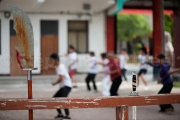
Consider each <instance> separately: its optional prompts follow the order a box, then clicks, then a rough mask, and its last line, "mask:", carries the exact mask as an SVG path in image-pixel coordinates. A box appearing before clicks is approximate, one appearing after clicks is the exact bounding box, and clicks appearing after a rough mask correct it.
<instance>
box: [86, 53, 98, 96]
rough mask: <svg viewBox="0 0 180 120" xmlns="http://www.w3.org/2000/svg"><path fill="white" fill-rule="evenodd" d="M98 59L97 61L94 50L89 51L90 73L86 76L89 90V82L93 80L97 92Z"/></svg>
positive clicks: (89, 89)
mask: <svg viewBox="0 0 180 120" xmlns="http://www.w3.org/2000/svg"><path fill="white" fill-rule="evenodd" d="M96 61H97V59H96V56H95V54H94V52H89V59H88V62H89V72H88V75H87V77H86V85H87V89H88V91H91V87H90V85H89V83H90V81H92V82H93V87H94V90H95V92H97V87H96V82H95V77H96V74H97V66H96Z"/></svg>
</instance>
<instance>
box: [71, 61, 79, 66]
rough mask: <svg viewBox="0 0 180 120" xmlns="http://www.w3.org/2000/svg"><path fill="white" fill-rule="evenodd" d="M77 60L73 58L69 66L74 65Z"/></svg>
mask: <svg viewBox="0 0 180 120" xmlns="http://www.w3.org/2000/svg"><path fill="white" fill-rule="evenodd" d="M76 61H77V60H73V62H72V63H71V64H70V65H69V66H71V65H74V64H75V63H76Z"/></svg>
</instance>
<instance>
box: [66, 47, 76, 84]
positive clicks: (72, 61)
mask: <svg viewBox="0 0 180 120" xmlns="http://www.w3.org/2000/svg"><path fill="white" fill-rule="evenodd" d="M68 58H69V75H70V77H71V79H72V82H73V83H74V86H73V87H74V88H77V81H76V79H75V73H76V70H77V59H78V57H77V53H76V51H75V48H74V47H73V46H71V45H70V46H69V54H68Z"/></svg>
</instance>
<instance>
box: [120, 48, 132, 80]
mask: <svg viewBox="0 0 180 120" xmlns="http://www.w3.org/2000/svg"><path fill="white" fill-rule="evenodd" d="M118 58H119V60H120V68H121V71H122V76H123V77H124V80H125V81H127V77H126V71H127V70H126V64H127V61H128V60H129V56H128V54H127V52H126V49H122V50H121V54H120V55H118Z"/></svg>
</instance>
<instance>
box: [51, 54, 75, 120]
mask: <svg viewBox="0 0 180 120" xmlns="http://www.w3.org/2000/svg"><path fill="white" fill-rule="evenodd" d="M50 61H51V63H52V65H54V68H55V69H56V73H57V75H59V78H58V80H57V81H56V82H54V83H52V85H56V84H60V89H59V90H58V91H57V92H56V94H55V95H54V96H53V97H67V96H68V94H69V93H70V91H71V88H72V81H71V78H70V76H69V74H68V72H67V70H66V67H65V66H64V64H62V63H60V61H59V55H58V54H56V53H54V54H52V55H51V56H50ZM57 111H58V115H57V116H56V117H55V118H63V119H71V118H70V117H69V110H68V109H64V111H65V114H66V116H64V115H63V114H62V112H61V110H60V109H57Z"/></svg>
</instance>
